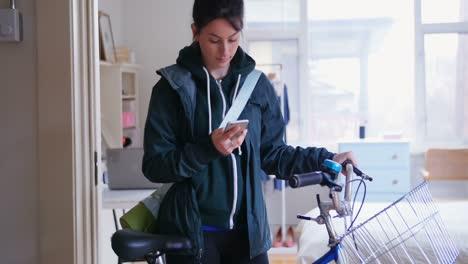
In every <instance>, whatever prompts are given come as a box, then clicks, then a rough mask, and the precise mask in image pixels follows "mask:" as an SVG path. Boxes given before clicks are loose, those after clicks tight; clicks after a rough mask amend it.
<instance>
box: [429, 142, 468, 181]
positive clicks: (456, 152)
mask: <svg viewBox="0 0 468 264" xmlns="http://www.w3.org/2000/svg"><path fill="white" fill-rule="evenodd" d="M425 163H426V165H425V171H424V173H423V175H424V179H425V180H468V149H428V150H427V151H426V154H425Z"/></svg>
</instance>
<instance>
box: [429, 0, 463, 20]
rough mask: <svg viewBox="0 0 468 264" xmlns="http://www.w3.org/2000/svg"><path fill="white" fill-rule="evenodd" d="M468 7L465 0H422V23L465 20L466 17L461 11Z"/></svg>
mask: <svg viewBox="0 0 468 264" xmlns="http://www.w3.org/2000/svg"><path fill="white" fill-rule="evenodd" d="M467 8H468V5H467V2H466V1H465V0H444V1H441V0H422V2H421V9H422V10H421V11H422V14H421V15H422V22H423V23H454V22H466V21H468V17H467V16H466V14H465V13H464V12H463V10H466V9H467Z"/></svg>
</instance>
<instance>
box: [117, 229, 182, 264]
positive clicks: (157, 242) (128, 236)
mask: <svg viewBox="0 0 468 264" xmlns="http://www.w3.org/2000/svg"><path fill="white" fill-rule="evenodd" d="M111 241H112V249H113V250H114V252H115V253H116V254H117V256H119V257H120V258H122V259H125V260H128V261H132V260H133V261H135V260H137V259H141V258H142V257H144V256H146V255H148V254H152V253H155V252H157V251H158V252H163V253H164V252H167V251H170V250H177V249H188V248H191V244H190V241H189V240H188V239H187V238H185V237H179V236H166V235H156V234H150V233H144V232H140V231H134V230H131V229H125V228H124V229H121V230H118V231H117V232H115V233H114V234H113V235H112V239H111Z"/></svg>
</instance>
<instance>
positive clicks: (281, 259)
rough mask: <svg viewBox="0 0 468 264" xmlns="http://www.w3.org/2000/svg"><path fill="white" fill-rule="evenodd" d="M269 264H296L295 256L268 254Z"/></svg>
mask: <svg viewBox="0 0 468 264" xmlns="http://www.w3.org/2000/svg"><path fill="white" fill-rule="evenodd" d="M268 258H269V259H270V264H296V256H295V255H291V254H270V255H268Z"/></svg>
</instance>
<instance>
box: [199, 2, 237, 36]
mask: <svg viewBox="0 0 468 264" xmlns="http://www.w3.org/2000/svg"><path fill="white" fill-rule="evenodd" d="M192 17H193V23H194V24H195V26H196V27H197V29H198V30H201V29H202V28H203V27H205V26H206V25H207V24H208V23H210V22H211V21H213V20H215V19H218V18H223V19H226V20H227V21H228V22H229V24H231V26H232V27H233V28H234V29H236V30H237V31H241V30H242V28H243V27H244V0H195V2H194V3H193V12H192Z"/></svg>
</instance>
